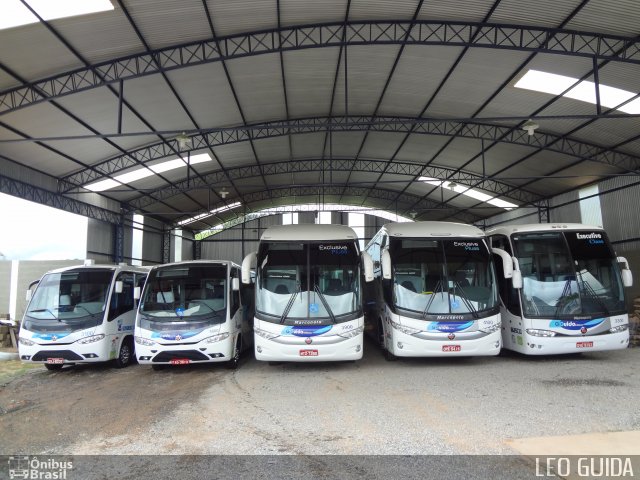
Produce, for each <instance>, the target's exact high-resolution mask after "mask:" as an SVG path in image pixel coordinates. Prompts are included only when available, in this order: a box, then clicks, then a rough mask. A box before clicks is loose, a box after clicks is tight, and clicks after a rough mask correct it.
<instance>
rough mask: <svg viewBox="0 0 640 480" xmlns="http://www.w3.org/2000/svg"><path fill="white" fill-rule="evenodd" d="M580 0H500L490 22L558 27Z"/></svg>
mask: <svg viewBox="0 0 640 480" xmlns="http://www.w3.org/2000/svg"><path fill="white" fill-rule="evenodd" d="M580 2H581V0H564V1H562V2H558V1H557V0H537V1H535V2H523V1H522V0H502V1H501V2H500V4H499V5H498V8H496V11H495V12H493V15H491V18H490V19H489V21H490V22H493V23H507V24H518V25H529V26H531V25H533V26H538V27H550V28H558V27H560V25H562V23H563V22H564V21H565V19H566V18H567V17H568V16H569V14H571V12H573V10H574V9H575V8H576V7H577V6H578V5H579V4H580Z"/></svg>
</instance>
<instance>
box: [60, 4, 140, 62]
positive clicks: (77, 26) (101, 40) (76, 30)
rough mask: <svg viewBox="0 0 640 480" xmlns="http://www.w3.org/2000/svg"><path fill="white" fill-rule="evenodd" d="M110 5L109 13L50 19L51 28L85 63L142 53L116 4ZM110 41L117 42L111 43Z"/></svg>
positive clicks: (138, 43) (129, 26)
mask: <svg viewBox="0 0 640 480" xmlns="http://www.w3.org/2000/svg"><path fill="white" fill-rule="evenodd" d="M111 3H113V4H114V6H115V9H114V10H112V11H110V12H101V13H96V14H91V15H82V16H79V17H72V18H65V19H59V20H54V21H52V22H51V25H52V26H53V27H54V28H55V29H56V30H58V31H59V32H60V34H61V35H62V36H63V37H64V38H65V39H66V40H67V41H68V42H69V43H70V44H71V45H73V47H74V48H75V49H76V50H78V51H79V52H80V54H81V55H82V56H83V57H84V58H85V60H87V61H88V62H89V63H99V62H103V61H108V60H110V59H112V58H117V57H123V56H126V55H130V54H132V53H136V52H140V51H143V49H144V46H143V44H142V43H141V42H140V40H139V39H138V37H137V35H136V33H135V31H134V30H133V28H132V27H131V25H130V24H129V21H128V20H127V18H126V16H125V15H124V12H123V11H122V9H121V8H120V7H119V5H118V3H117V2H115V1H112V2H111ZM129 3H130V2H129ZM129 3H127V6H128V5H129ZM114 38H117V39H118V41H117V42H114V41H113V39H114Z"/></svg>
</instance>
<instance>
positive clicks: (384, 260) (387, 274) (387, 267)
mask: <svg viewBox="0 0 640 480" xmlns="http://www.w3.org/2000/svg"><path fill="white" fill-rule="evenodd" d="M380 263H381V267H382V278H384V279H385V280H391V255H389V249H388V248H385V249H384V250H383V251H382V253H381V255H380Z"/></svg>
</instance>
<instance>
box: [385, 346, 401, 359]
mask: <svg viewBox="0 0 640 480" xmlns="http://www.w3.org/2000/svg"><path fill="white" fill-rule="evenodd" d="M384 358H385V360H387V361H388V362H395V361H396V360H398V357H396V356H395V355H394V354H393V353H391V352H390V351H389V350H387V349H386V348H385V349H384Z"/></svg>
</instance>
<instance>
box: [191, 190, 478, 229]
mask: <svg viewBox="0 0 640 480" xmlns="http://www.w3.org/2000/svg"><path fill="white" fill-rule="evenodd" d="M343 192H346V193H343ZM367 192H369V188H368V187H354V186H349V185H346V184H343V183H341V184H332V185H328V186H318V185H308V186H293V187H292V186H282V187H273V188H272V189H271V191H270V192H267V191H255V192H251V193H246V194H244V195H241V196H239V197H234V198H232V199H230V201H231V200H233V201H240V202H242V204H243V205H244V206H245V208H247V209H248V210H252V209H253V208H259V209H261V210H262V209H263V208H268V207H266V206H265V207H256V205H259V204H260V203H261V202H268V203H269V204H270V206H271V207H274V206H277V205H278V201H279V200H282V204H281V205H283V206H284V205H291V203H292V202H291V200H292V198H295V199H296V200H299V201H297V202H294V203H309V202H310V201H313V202H314V203H335V202H334V201H332V200H331V199H330V197H335V198H336V199H338V198H340V196H341V195H344V197H345V198H344V199H343V200H342V201H341V202H340V203H343V204H345V205H350V204H351V202H350V201H349V200H348V197H354V198H357V199H358V200H359V202H360V203H361V202H362V198H363V197H364V194H365V193H367ZM327 197H329V198H327ZM391 199H395V200H396V202H397V203H404V204H405V205H412V204H413V205H415V206H414V207H413V208H417V209H420V210H421V211H424V210H434V209H437V210H438V211H441V212H443V213H445V212H448V213H450V214H451V217H452V218H455V219H456V220H457V221H461V222H466V223H474V222H477V221H479V220H481V219H483V218H484V217H483V216H481V215H476V214H473V213H472V212H469V211H465V212H464V213H461V214H459V213H458V212H462V211H463V209H462V208H458V207H451V206H443V205H440V204H439V202H434V201H432V200H429V199H428V198H424V197H423V196H419V195H413V194H411V193H403V194H402V195H400V196H398V191H397V190H387V189H384V188H378V189H376V190H375V191H372V192H369V196H368V197H367V200H369V201H368V202H367V203H368V205H364V206H366V207H372V208H377V209H382V207H381V206H380V205H377V204H375V200H382V201H384V202H388V201H389V200H391ZM354 205H358V206H363V205H360V204H357V203H354ZM384 210H387V211H388V210H389V209H388V208H384ZM398 213H400V212H398ZM194 223H196V222H194ZM182 228H186V227H184V226H183V227H182Z"/></svg>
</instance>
